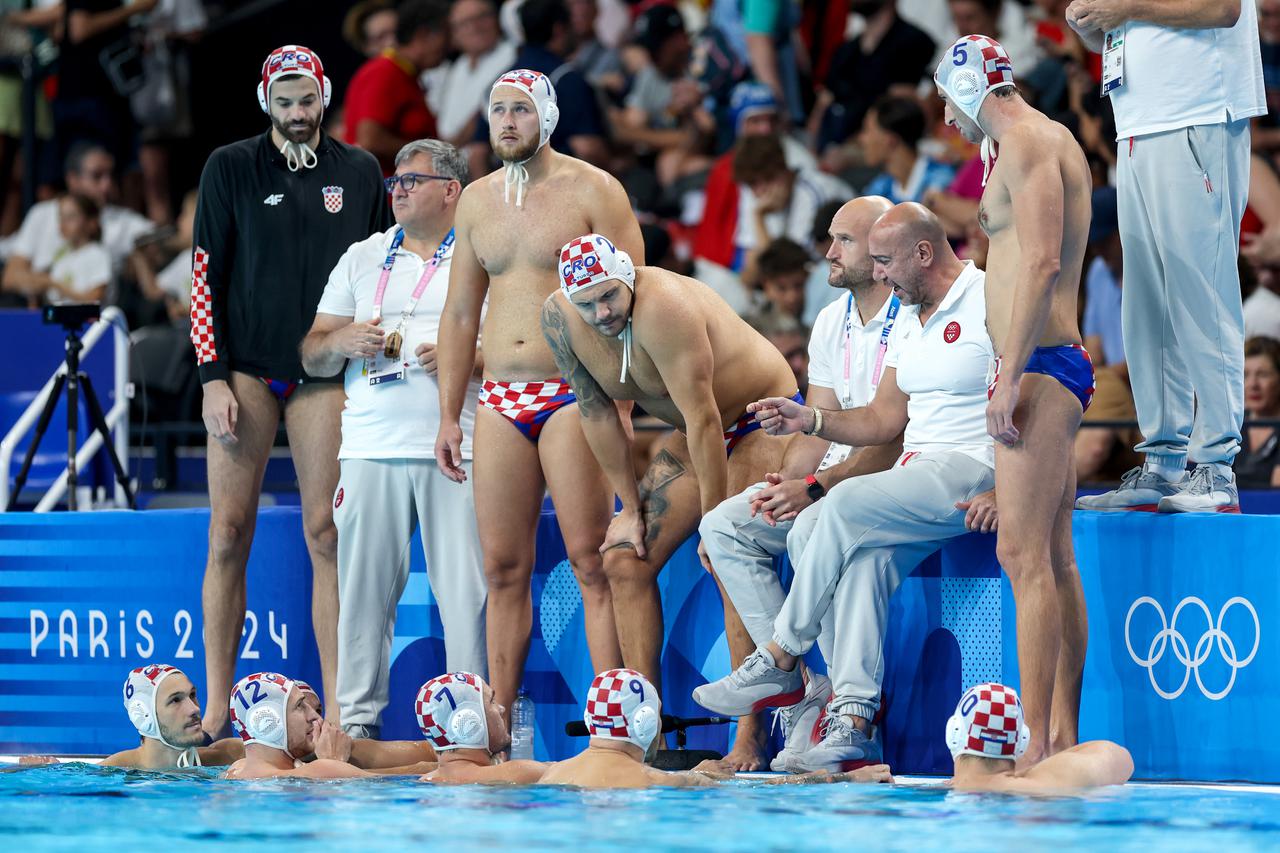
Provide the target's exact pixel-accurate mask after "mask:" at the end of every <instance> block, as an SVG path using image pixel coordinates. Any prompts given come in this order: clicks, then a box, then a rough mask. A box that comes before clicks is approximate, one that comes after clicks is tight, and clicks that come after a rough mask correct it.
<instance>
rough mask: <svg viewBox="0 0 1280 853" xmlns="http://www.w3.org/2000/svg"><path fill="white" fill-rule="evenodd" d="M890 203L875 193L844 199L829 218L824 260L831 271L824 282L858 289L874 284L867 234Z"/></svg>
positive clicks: (890, 206) (849, 288)
mask: <svg viewBox="0 0 1280 853" xmlns="http://www.w3.org/2000/svg"><path fill="white" fill-rule="evenodd" d="M892 207H893V203H892V202H890V201H889V200H888V199H887V198H883V197H881V196H878V195H869V196H862V197H861V198H855V199H854V200H852V201H848V202H845V203H844V205H842V206H841V208H840V209H839V210H837V211H836V215H835V216H833V217H832V218H831V227H830V229H829V231H828V233H830V234H831V248H830V249H828V250H827V255H826V257H827V260H828V261H830V262H831V273H830V275H829V276H828V277H827V283H828V284H830V285H831V286H832V287H838V288H841V289H844V290H860V289H862V288H867V287H871V286H872V285H873V284H875V281H874V279H873V278H872V277H871V255H870V251H869V249H868V243H867V235H868V233H869V232H870V231H871V226H872V225H874V224H875V222H876V220H878V219H879V218H880V217H881V216H883V215H884V214H885V213H886V212H887V211H889V210H890V209H892Z"/></svg>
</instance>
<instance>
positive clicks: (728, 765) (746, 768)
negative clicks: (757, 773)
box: [721, 736, 768, 773]
mask: <svg viewBox="0 0 1280 853" xmlns="http://www.w3.org/2000/svg"><path fill="white" fill-rule="evenodd" d="M721 764H722V765H723V767H724V768H725V769H726V770H727V771H728V772H730V773H735V772H741V773H748V772H750V771H752V770H763V769H765V768H767V767H768V762H767V761H766V760H765V755H764V744H761V743H757V742H756V741H755V740H753V739H751V738H750V737H747V738H743V737H741V736H739V737H738V739H737V740H736V741H735V742H734V744H733V749H731V750H729V754H728V755H726V756H725V757H724V759H723V760H722V761H721Z"/></svg>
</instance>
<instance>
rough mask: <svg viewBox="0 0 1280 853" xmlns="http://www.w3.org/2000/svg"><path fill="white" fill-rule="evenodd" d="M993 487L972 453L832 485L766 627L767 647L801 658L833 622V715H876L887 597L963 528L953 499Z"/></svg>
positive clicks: (940, 456)
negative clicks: (828, 620)
mask: <svg viewBox="0 0 1280 853" xmlns="http://www.w3.org/2000/svg"><path fill="white" fill-rule="evenodd" d="M994 483H995V471H994V470H993V469H992V468H991V467H989V466H987V465H985V464H983V463H982V462H979V461H978V460H976V459H974V458H972V457H970V456H966V455H964V454H963V453H957V452H954V451H952V452H942V453H925V454H920V455H916V456H911V457H910V459H909V461H907V462H906V464H902V463H901V462H899V463H898V464H897V465H895V466H894V467H893V468H890V469H889V470H887V471H880V472H878V473H875V474H866V475H863V476H861V477H852V478H850V479H848V480H845V481H843V482H841V483H838V484H836V485H835V486H834V487H832V489H831V491H830V492H828V493H827V496H826V497H825V498H823V499H822V500H820V501H819V502H818V503H817V504H816V505H815V506H816V507H817V509H818V518H817V523H816V524H815V525H814V526H813V533H812V535H811V536H810V537H809V542H808V544H807V545H806V546H805V548H804V553H803V554H801V555H800V561H799V562H798V563H797V564H796V577H795V580H794V581H793V582H792V584H791V592H790V594H789V595H788V596H787V600H786V602H785V603H784V604H783V605H782V609H781V611H779V613H778V618H777V619H776V620H775V621H774V635H773V641H774V642H775V643H777V644H778V645H779V646H780V647H781V648H782V649H783V650H784V651H786V652H788V653H789V654H793V655H801V654H804V653H805V652H807V651H808V650H809V648H810V647H811V646H812V645H813V643H814V640H815V639H816V638H817V637H818V634H819V632H820V631H821V626H822V623H823V620H824V619H826V618H827V617H828V615H829V614H831V615H833V616H834V624H835V644H834V648H833V651H832V660H831V683H832V688H833V689H834V691H835V698H834V700H833V701H832V703H831V706H830V707H831V709H832V711H833V712H835V713H842V714H855V715H857V716H859V717H863V718H864V719H868V720H870V719H872V718H873V717H874V716H875V713H876V711H877V709H878V708H879V707H880V684H881V681H882V680H883V678H884V634H885V628H886V626H887V621H888V614H889V599H890V598H891V597H892V596H893V593H894V591H895V590H897V588H898V585H899V584H900V583H901V582H902V579H903V578H904V577H906V576H907V575H908V574H910V573H911V570H912V569H914V568H915V567H916V566H917V565H918V564H919V563H920V561H921V560H923V559H924V558H925V557H927V556H929V555H930V554H932V553H933V552H934V551H936V550H938V549H939V548H941V547H942V545H943V543H945V542H946V540H948V539H951V538H953V537H955V536H959V535H960V534H962V533H964V532H965V526H964V516H965V513H964V510H959V509H956V508H955V504H956V502H957V501H966V500H969V499H970V498H972V497H973V496H975V495H977V494H980V493H982V492H985V491H987V490H988V489H990V488H991V487H992V486H993V485H994Z"/></svg>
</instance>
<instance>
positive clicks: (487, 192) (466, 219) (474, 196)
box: [455, 171, 502, 226]
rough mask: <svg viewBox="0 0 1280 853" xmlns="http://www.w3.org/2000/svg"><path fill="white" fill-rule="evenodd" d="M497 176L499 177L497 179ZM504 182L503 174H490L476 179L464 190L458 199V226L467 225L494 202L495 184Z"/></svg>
mask: <svg viewBox="0 0 1280 853" xmlns="http://www.w3.org/2000/svg"><path fill="white" fill-rule="evenodd" d="M495 176H497V177H496V178H495ZM495 180H498V181H500V180H502V176H501V172H500V171H498V172H490V173H489V174H487V175H484V176H482V177H479V178H476V179H475V180H473V181H472V182H471V183H469V184H467V186H466V187H465V188H464V189H463V190H462V195H461V196H459V197H458V209H457V212H456V214H455V216H456V219H457V222H458V224H460V225H464V226H465V225H467V224H469V223H470V222H474V221H476V220H475V219H474V217H475V216H477V215H478V214H481V213H483V211H484V210H485V209H486V208H487V207H488V206H489V205H490V204H491V203H492V202H493V189H494V188H493V183H494V181H495Z"/></svg>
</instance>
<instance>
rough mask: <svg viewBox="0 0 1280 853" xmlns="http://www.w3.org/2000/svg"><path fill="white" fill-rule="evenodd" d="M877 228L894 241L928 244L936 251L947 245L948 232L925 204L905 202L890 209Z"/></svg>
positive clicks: (878, 221)
mask: <svg viewBox="0 0 1280 853" xmlns="http://www.w3.org/2000/svg"><path fill="white" fill-rule="evenodd" d="M875 228H876V229H877V230H880V229H883V231H884V232H885V233H886V234H887V235H892V239H895V240H902V241H904V242H907V243H910V244H912V245H914V244H916V243H920V242H926V243H928V244H930V245H931V246H933V247H934V248H935V250H936V249H937V247H938V246H941V245H944V244H945V245H950V244H949V243H947V232H946V231H945V230H944V229H943V227H942V223H941V222H939V221H938V217H936V216H934V215H933V211H931V210H929V208H927V207H925V206H924V205H923V204H917V203H916V202H914V201H907V202H903V203H902V204H896V205H894V206H892V207H891V208H889V210H888V211H886V212H885V213H884V215H883V216H881V217H880V218H879V219H878V220H876V223H875Z"/></svg>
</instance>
